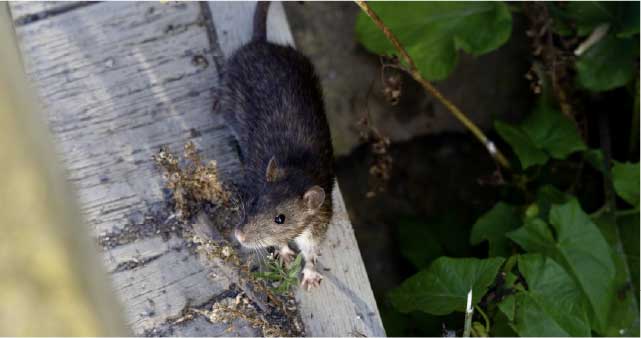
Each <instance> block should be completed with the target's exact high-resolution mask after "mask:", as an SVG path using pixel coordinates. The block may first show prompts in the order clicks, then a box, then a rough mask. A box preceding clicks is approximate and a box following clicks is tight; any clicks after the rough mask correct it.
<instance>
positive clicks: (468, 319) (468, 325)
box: [463, 290, 474, 337]
mask: <svg viewBox="0 0 641 338" xmlns="http://www.w3.org/2000/svg"><path fill="white" fill-rule="evenodd" d="M473 314H474V307H473V306H472V290H470V292H468V293H467V306H466V307H465V326H463V337H469V336H470V330H471V329H472V315H473Z"/></svg>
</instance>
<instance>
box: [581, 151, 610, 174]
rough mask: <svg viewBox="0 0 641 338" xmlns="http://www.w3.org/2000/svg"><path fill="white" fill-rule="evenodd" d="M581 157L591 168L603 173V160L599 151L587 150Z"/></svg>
mask: <svg viewBox="0 0 641 338" xmlns="http://www.w3.org/2000/svg"><path fill="white" fill-rule="evenodd" d="M583 157H584V158H585V160H586V161H587V162H588V163H589V164H590V165H591V166H592V168H594V169H596V170H598V171H600V172H601V173H605V172H606V169H605V162H604V159H603V151H601V149H588V150H586V151H585V152H583Z"/></svg>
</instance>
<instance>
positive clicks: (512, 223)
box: [470, 202, 521, 257]
mask: <svg viewBox="0 0 641 338" xmlns="http://www.w3.org/2000/svg"><path fill="white" fill-rule="evenodd" d="M520 224H521V219H520V218H519V215H518V212H517V209H516V207H514V206H511V205H509V204H506V203H503V202H499V203H497V204H496V205H495V206H494V207H493V208H492V209H491V210H490V211H488V212H486V213H485V214H483V215H482V216H481V217H479V219H478V220H477V221H476V223H474V225H473V226H472V233H471V235H470V243H471V244H472V245H478V244H479V243H481V242H482V241H488V242H489V254H488V255H489V256H490V257H497V256H500V257H509V256H510V254H511V250H510V241H509V240H508V238H507V237H505V233H506V232H508V231H510V230H512V229H515V228H516V227H518V226H519V225H520Z"/></svg>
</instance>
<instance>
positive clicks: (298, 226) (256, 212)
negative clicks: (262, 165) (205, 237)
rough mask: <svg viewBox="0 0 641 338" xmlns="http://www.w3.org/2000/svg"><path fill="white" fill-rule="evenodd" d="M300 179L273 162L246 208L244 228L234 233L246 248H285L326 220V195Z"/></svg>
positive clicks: (268, 165)
mask: <svg viewBox="0 0 641 338" xmlns="http://www.w3.org/2000/svg"><path fill="white" fill-rule="evenodd" d="M298 176H300V175H296V174H294V173H288V172H287V169H285V168H281V167H279V165H278V163H277V162H276V159H275V158H274V157H272V158H271V160H270V161H269V163H268V164H267V168H266V170H265V174H264V179H261V180H260V181H261V182H257V185H258V186H257V187H256V188H257V189H256V191H257V194H256V196H254V198H253V200H252V201H250V202H249V203H248V204H247V206H246V208H247V209H246V217H247V218H246V220H245V222H244V224H242V225H240V226H238V227H237V228H236V229H235V231H234V234H235V236H236V239H237V240H238V241H239V242H240V243H241V244H242V245H243V246H245V247H248V248H260V247H267V246H282V245H285V244H287V242H288V241H290V240H293V239H294V238H295V237H297V236H298V235H300V234H301V233H302V232H303V231H305V229H307V228H308V227H309V226H310V225H311V224H312V223H313V222H318V219H319V218H321V219H322V218H323V217H321V216H322V215H324V214H326V212H324V211H323V208H322V207H323V205H324V203H327V201H326V200H325V199H326V196H325V191H324V190H323V188H321V187H320V186H318V185H313V184H311V183H309V182H307V180H305V179H304V178H303V177H298Z"/></svg>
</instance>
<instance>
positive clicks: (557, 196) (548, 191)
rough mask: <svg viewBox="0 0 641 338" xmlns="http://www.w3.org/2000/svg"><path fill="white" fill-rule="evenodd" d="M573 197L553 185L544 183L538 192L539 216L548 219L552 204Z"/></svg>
mask: <svg viewBox="0 0 641 338" xmlns="http://www.w3.org/2000/svg"><path fill="white" fill-rule="evenodd" d="M572 198H573V196H572V195H570V194H566V193H564V192H563V191H561V190H559V189H557V188H556V187H555V186H553V185H549V184H548V185H544V186H542V187H540V188H539V190H538V191H537V192H536V203H537V205H538V206H539V217H540V218H541V219H542V220H544V221H548V215H549V214H550V208H551V207H552V204H563V203H565V202H567V201H569V200H571V199H572Z"/></svg>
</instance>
